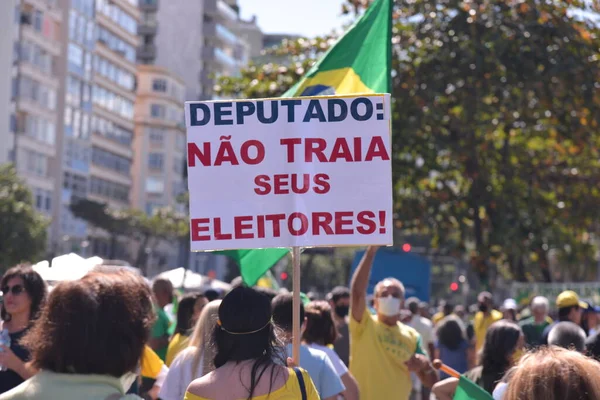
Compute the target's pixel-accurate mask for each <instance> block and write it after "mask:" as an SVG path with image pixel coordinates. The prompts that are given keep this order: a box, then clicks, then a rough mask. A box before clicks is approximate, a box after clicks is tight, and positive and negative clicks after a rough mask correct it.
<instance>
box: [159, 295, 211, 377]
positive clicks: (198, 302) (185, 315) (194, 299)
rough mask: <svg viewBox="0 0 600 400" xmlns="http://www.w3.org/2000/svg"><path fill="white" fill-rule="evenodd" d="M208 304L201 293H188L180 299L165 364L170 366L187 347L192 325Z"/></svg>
mask: <svg viewBox="0 0 600 400" xmlns="http://www.w3.org/2000/svg"><path fill="white" fill-rule="evenodd" d="M207 303H208V300H207V299H206V297H205V296H204V295H203V294H201V293H189V294H186V295H185V296H183V297H182V298H181V300H180V301H179V306H178V307H177V325H176V326H175V333H174V334H173V337H172V338H171V341H170V342H169V348H168V349H167V358H166V359H165V364H167V366H168V367H170V366H171V363H173V360H174V359H175V357H176V356H177V354H179V352H180V351H181V350H183V349H185V348H186V347H187V346H188V343H189V341H190V333H191V331H192V328H193V327H194V324H195V323H196V321H197V320H198V318H199V317H200V313H201V312H202V309H203V308H204V306H205V305H206V304H207Z"/></svg>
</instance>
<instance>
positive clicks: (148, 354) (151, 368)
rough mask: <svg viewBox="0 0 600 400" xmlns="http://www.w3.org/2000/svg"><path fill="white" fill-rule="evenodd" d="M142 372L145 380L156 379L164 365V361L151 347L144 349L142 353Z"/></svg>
mask: <svg viewBox="0 0 600 400" xmlns="http://www.w3.org/2000/svg"><path fill="white" fill-rule="evenodd" d="M141 364H142V366H141V367H142V368H141V369H142V371H141V375H142V376H143V377H144V378H150V379H156V378H157V377H158V374H160V371H161V369H162V366H163V365H164V362H163V360H161V359H160V357H159V356H158V355H157V354H156V353H155V352H154V350H152V349H151V348H150V347H149V346H146V347H145V348H144V352H143V353H142V363H141Z"/></svg>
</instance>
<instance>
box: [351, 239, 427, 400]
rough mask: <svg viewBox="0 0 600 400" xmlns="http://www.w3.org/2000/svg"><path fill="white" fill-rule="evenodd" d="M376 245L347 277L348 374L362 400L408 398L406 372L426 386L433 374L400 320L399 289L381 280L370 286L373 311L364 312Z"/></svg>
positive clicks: (412, 333) (392, 282)
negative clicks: (355, 382) (352, 274)
mask: <svg viewBox="0 0 600 400" xmlns="http://www.w3.org/2000/svg"><path fill="white" fill-rule="evenodd" d="M377 249H378V248H377V247H369V248H368V249H367V251H366V252H365V255H364V257H363V259H362V260H361V262H360V264H359V265H358V268H356V271H355V272H354V276H353V277H352V285H351V289H350V292H351V294H350V372H351V373H352V375H354V377H355V378H356V380H357V381H358V386H359V390H360V398H361V399H363V400H382V399H398V400H408V398H409V396H410V392H411V388H412V383H411V379H410V372H415V373H416V374H417V376H418V377H419V379H420V380H421V382H422V383H423V385H425V386H426V387H431V386H432V385H433V384H434V383H435V382H436V381H437V379H438V377H437V373H436V371H435V370H434V369H433V367H432V366H431V363H430V362H429V359H428V358H427V356H425V355H424V351H423V349H422V347H421V337H420V336H419V334H418V333H417V331H415V330H414V329H413V328H411V327H409V326H406V325H404V324H402V323H401V322H400V310H401V309H402V305H403V302H404V293H405V292H404V286H403V285H402V283H401V282H400V281H398V280H397V279H395V278H387V279H384V280H383V281H381V282H379V283H378V284H377V285H376V286H375V304H374V306H375V310H376V311H377V315H374V316H372V315H371V314H370V313H369V311H368V309H367V302H366V299H367V288H368V285H369V275H370V274H371V267H372V266H373V261H374V259H375V254H376V253H377Z"/></svg>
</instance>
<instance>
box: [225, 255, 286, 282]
mask: <svg viewBox="0 0 600 400" xmlns="http://www.w3.org/2000/svg"><path fill="white" fill-rule="evenodd" d="M289 252H290V250H289V249H287V248H282V249H251V250H225V251H218V252H216V253H217V254H223V255H226V256H228V257H230V258H232V259H233V260H234V261H235V262H236V263H237V264H238V265H239V267H240V273H241V275H242V279H243V281H244V283H245V284H246V285H248V286H254V285H256V282H258V280H259V279H260V278H261V277H262V276H263V275H264V274H265V272H267V271H268V270H269V269H270V268H271V267H272V266H273V265H275V264H276V263H277V261H279V260H281V259H282V258H283V256H285V255H286V254H288V253H289Z"/></svg>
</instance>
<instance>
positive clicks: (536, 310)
mask: <svg viewBox="0 0 600 400" xmlns="http://www.w3.org/2000/svg"><path fill="white" fill-rule="evenodd" d="M530 308H531V314H532V315H531V317H529V318H526V319H524V320H522V321H521V322H520V323H519V326H520V327H521V330H523V334H524V335H525V343H527V347H529V348H536V347H539V346H541V345H542V339H543V333H544V329H546V327H547V326H548V325H550V324H551V323H552V322H553V321H552V318H550V317H549V316H548V312H549V311H550V303H549V302H548V299H547V298H545V297H544V296H536V297H534V298H533V300H531V305H530Z"/></svg>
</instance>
